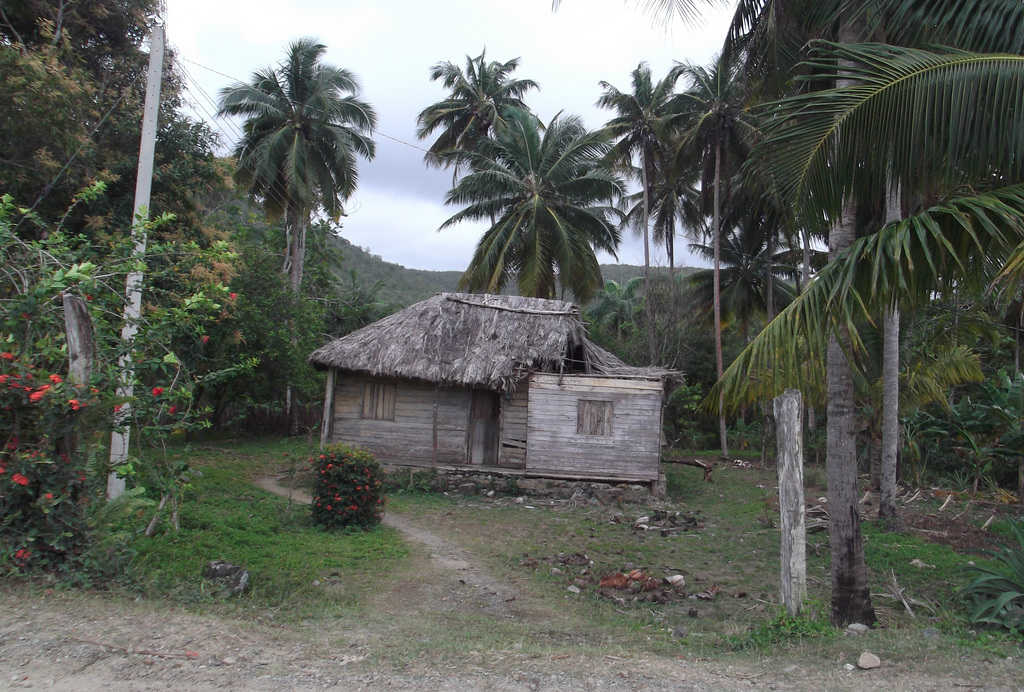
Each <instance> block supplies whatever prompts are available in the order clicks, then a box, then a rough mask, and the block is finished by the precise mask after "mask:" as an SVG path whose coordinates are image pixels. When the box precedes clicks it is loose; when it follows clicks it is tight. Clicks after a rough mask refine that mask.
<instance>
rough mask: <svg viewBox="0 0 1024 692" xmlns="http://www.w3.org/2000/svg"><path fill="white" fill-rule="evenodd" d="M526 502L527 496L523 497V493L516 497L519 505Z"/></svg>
mask: <svg viewBox="0 0 1024 692" xmlns="http://www.w3.org/2000/svg"><path fill="white" fill-rule="evenodd" d="M524 502H526V498H525V497H523V496H521V495H520V496H519V497H517V498H516V499H515V503H516V504H517V505H521V504H523V503H524Z"/></svg>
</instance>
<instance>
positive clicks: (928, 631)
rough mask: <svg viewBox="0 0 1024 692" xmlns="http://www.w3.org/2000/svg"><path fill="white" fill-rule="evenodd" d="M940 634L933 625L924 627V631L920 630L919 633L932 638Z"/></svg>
mask: <svg viewBox="0 0 1024 692" xmlns="http://www.w3.org/2000/svg"><path fill="white" fill-rule="evenodd" d="M940 634H942V632H940V631H939V630H938V629H937V628H935V627H926V628H925V629H924V631H922V632H921V635H922V636H924V637H925V639H932V638H933V637H938V636H939V635H940Z"/></svg>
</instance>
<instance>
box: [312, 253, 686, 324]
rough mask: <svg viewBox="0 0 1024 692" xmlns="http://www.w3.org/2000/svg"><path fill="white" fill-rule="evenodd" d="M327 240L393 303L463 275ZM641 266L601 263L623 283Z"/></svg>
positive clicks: (348, 266)
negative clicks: (389, 259)
mask: <svg viewBox="0 0 1024 692" xmlns="http://www.w3.org/2000/svg"><path fill="white" fill-rule="evenodd" d="M329 242H330V243H331V244H332V245H334V246H335V248H336V249H337V250H338V251H340V252H341V254H342V257H343V259H342V263H341V266H342V271H344V272H345V273H348V272H349V271H351V270H353V269H354V270H355V272H356V274H357V276H358V277H359V279H360V280H362V281H363V282H364V283H366V284H370V285H372V284H374V283H375V282H378V281H379V282H380V283H381V286H382V289H381V298H383V299H384V300H387V301H389V302H391V303H393V304H395V305H396V306H402V307H405V306H408V305H412V304H413V303H418V302H419V301H421V300H426V299H427V298H430V297H431V296H433V295H436V294H438V293H445V292H450V291H455V290H456V287H457V286H458V284H459V279H460V278H461V277H462V271H428V270H426V269H407V268H405V267H403V266H402V265H400V264H394V263H393V262H385V261H384V260H383V259H381V258H380V257H379V256H377V255H373V254H370V253H369V252H367V251H366V250H364V249H362V248H361V247H359V246H358V245H353V244H352V243H350V242H349V241H347V240H345V239H344V238H341V237H338V236H332V237H331V238H330V239H329ZM678 270H679V272H680V273H683V274H688V273H690V272H693V271H696V270H694V269H692V268H690V267H679V268H678ZM652 271H653V272H654V273H655V274H663V273H665V274H667V273H668V268H667V267H653V268H652ZM643 273H644V268H643V267H637V266H633V265H629V264H602V265H601V275H602V276H603V277H604V279H605V281H615V282H618V283H620V284H621V283H624V282H626V281H629V280H630V279H632V278H633V277H636V276H643Z"/></svg>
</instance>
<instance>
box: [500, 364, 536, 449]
mask: <svg viewBox="0 0 1024 692" xmlns="http://www.w3.org/2000/svg"><path fill="white" fill-rule="evenodd" d="M529 401H530V391H529V381H528V380H527V379H526V378H523V379H522V380H520V381H519V384H518V385H517V387H516V389H515V391H512V392H510V393H509V394H505V395H503V396H502V399H501V442H500V443H499V447H498V466H503V467H505V468H510V469H523V468H526V431H527V429H528V428H527V425H528V422H527V412H528V411H529Z"/></svg>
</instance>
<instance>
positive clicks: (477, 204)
mask: <svg viewBox="0 0 1024 692" xmlns="http://www.w3.org/2000/svg"><path fill="white" fill-rule="evenodd" d="M477 145H478V146H477V149H476V150H475V151H463V150H458V151H454V152H452V153H450V154H448V155H447V156H452V157H459V158H463V159H464V160H465V161H467V162H468V163H469V167H470V171H471V172H470V173H469V174H468V175H466V176H465V177H464V178H463V179H462V180H460V181H459V183H458V184H457V185H456V186H455V187H454V188H453V189H452V190H451V191H449V192H448V194H447V195H445V204H450V205H466V207H465V208H464V209H463V210H462V211H460V212H458V213H457V214H455V215H454V216H452V217H451V218H450V219H448V220H447V221H445V222H444V223H443V224H442V225H441V228H447V227H449V226H452V225H454V224H456V223H459V222H460V221H465V220H482V219H487V220H490V219H493V221H491V225H490V227H489V228H488V229H487V231H486V232H485V233H484V235H483V237H482V238H481V239H480V242H479V243H478V244H477V247H476V252H475V253H474V254H473V259H472V261H471V263H470V266H469V268H468V269H467V270H466V273H465V274H464V275H463V277H462V280H461V282H460V287H461V288H463V289H468V290H471V291H486V292H494V293H498V292H500V291H501V290H502V289H503V288H504V287H505V285H506V284H507V283H508V282H509V281H510V280H511V279H512V277H513V276H514V277H515V279H516V281H517V283H518V286H519V291H520V293H522V294H523V295H526V296H534V297H539V298H552V297H555V295H556V291H557V288H558V286H559V285H561V286H562V288H563V289H565V288H568V289H569V290H570V291H572V293H573V295H574V296H575V297H576V300H577V301H578V302H580V303H585V302H587V301H588V300H589V299H590V297H591V296H592V295H593V294H594V291H595V290H597V288H598V287H599V286H600V285H601V267H600V265H599V264H598V261H597V256H596V254H595V252H594V251H595V249H599V250H604V251H606V252H609V253H611V254H613V255H614V254H615V252H616V250H617V248H618V245H619V240H620V236H619V231H618V228H617V227H616V226H615V225H614V223H613V222H612V221H613V220H614V219H615V217H616V216H617V211H616V209H615V207H614V206H612V200H614V199H615V198H616V197H617V196H619V195H621V194H622V192H623V187H622V182H621V181H620V180H619V178H618V177H617V176H615V175H614V174H613V173H610V172H608V171H607V170H605V169H603V168H602V167H601V165H600V164H601V159H602V158H603V157H604V156H605V155H606V154H607V153H608V151H609V150H610V149H611V144H610V142H609V140H608V137H607V136H606V134H605V133H603V132H589V131H588V130H587V129H586V128H585V127H584V125H583V121H582V120H581V119H580V118H579V117H577V116H563V115H561V114H559V115H556V116H555V117H554V119H552V121H551V122H550V123H549V124H548V125H547V127H546V128H545V127H542V125H541V123H540V121H539V120H538V119H537V117H536V116H535V115H533V114H532V113H529V112H526V111H509V112H508V113H507V114H506V126H505V127H504V128H503V129H502V130H501V131H500V132H498V133H497V135H496V137H495V138H493V139H486V140H482V141H478V142H477Z"/></svg>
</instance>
